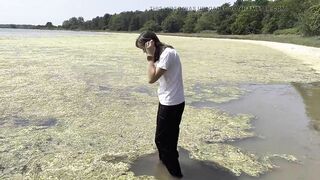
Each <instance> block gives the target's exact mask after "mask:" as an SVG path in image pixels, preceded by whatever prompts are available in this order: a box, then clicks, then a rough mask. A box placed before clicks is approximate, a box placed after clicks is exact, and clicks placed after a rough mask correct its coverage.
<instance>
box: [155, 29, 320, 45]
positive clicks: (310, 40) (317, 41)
mask: <svg viewBox="0 0 320 180" xmlns="http://www.w3.org/2000/svg"><path fill="white" fill-rule="evenodd" d="M158 34H162V35H170V36H186V37H204V38H226V39H248V40H259V41H273V42H280V43H290V44H297V45H305V46H312V47H320V36H313V37H305V36H301V35H295V34H279V35H275V34H250V35H220V34H217V33H216V32H201V33H192V34H189V33H158Z"/></svg>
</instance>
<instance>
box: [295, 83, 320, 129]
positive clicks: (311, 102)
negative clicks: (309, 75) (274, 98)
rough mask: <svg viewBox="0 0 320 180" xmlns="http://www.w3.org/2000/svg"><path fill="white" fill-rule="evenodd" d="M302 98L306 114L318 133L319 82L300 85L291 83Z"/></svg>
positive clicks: (319, 110)
mask: <svg viewBox="0 0 320 180" xmlns="http://www.w3.org/2000/svg"><path fill="white" fill-rule="evenodd" d="M292 85H293V86H294V87H295V89H296V90H297V91H298V92H299V94H300V95H301V97H302V98H303V102H304V104H305V109H306V113H307V115H308V116H309V118H310V119H311V120H312V121H311V123H312V127H313V128H314V129H315V130H317V131H320V82H315V83H310V84H302V83H292Z"/></svg>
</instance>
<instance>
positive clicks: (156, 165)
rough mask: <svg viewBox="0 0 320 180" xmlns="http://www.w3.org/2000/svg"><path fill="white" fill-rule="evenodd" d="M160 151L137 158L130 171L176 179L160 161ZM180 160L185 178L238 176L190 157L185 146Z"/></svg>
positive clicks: (228, 179) (228, 178) (202, 179)
mask: <svg viewBox="0 0 320 180" xmlns="http://www.w3.org/2000/svg"><path fill="white" fill-rule="evenodd" d="M158 157H159V156H158V153H153V154H149V155H146V156H143V157H141V158H139V159H138V160H136V161H135V162H134V164H133V165H132V167H131V168H130V171H133V172H134V173H135V175H137V176H141V175H149V176H154V177H155V178H157V179H161V180H167V179H168V180H169V179H174V178H173V177H172V176H170V174H169V172H168V170H167V169H166V167H165V166H164V165H163V164H162V163H161V161H159V158H158ZM179 161H180V166H181V169H182V174H183V175H184V178H183V179H186V180H188V179H190V180H191V179H197V180H206V179H223V180H236V179H238V178H237V177H236V176H234V175H232V174H231V173H228V172H227V171H226V170H223V169H221V168H219V167H218V166H217V165H215V164H214V163H212V162H205V161H198V160H193V159H190V157H189V152H188V151H187V150H185V149H183V148H179Z"/></svg>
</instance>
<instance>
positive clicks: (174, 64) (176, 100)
mask: <svg viewBox="0 0 320 180" xmlns="http://www.w3.org/2000/svg"><path fill="white" fill-rule="evenodd" d="M156 67H158V68H161V69H165V70H166V72H165V73H164V74H163V75H162V76H161V77H160V78H159V80H158V81H159V84H160V86H159V88H158V97H159V101H160V103H161V104H162V105H167V106H171V105H177V104H180V103H182V102H184V101H185V99H184V91H183V80H182V68H181V62H180V58H179V55H178V54H177V52H176V50H175V49H172V48H166V49H165V50H164V51H163V52H162V53H161V55H160V58H159V60H158V61H157V62H156Z"/></svg>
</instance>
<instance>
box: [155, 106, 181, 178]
mask: <svg viewBox="0 0 320 180" xmlns="http://www.w3.org/2000/svg"><path fill="white" fill-rule="evenodd" d="M184 106H185V103H184V102H183V103H181V104H177V105H173V106H166V105H162V104H160V103H159V106H158V114H157V128H156V135H155V143H156V145H157V148H158V151H159V158H160V160H161V161H162V162H163V163H164V164H165V165H166V167H167V169H168V170H169V172H170V173H171V174H172V172H173V173H175V172H177V173H179V172H180V173H181V171H180V165H179V162H178V157H179V154H178V151H177V144H178V138H179V130H180V129H179V125H180V122H181V117H182V113H183V110H184Z"/></svg>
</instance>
